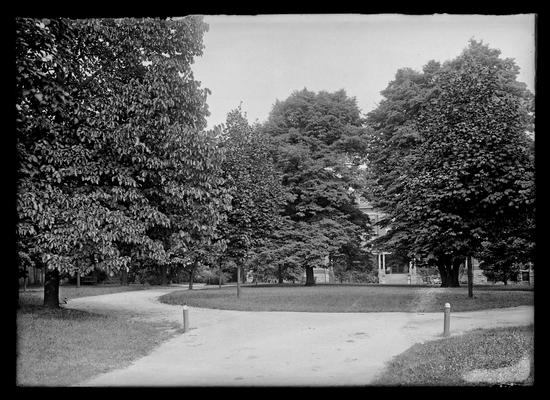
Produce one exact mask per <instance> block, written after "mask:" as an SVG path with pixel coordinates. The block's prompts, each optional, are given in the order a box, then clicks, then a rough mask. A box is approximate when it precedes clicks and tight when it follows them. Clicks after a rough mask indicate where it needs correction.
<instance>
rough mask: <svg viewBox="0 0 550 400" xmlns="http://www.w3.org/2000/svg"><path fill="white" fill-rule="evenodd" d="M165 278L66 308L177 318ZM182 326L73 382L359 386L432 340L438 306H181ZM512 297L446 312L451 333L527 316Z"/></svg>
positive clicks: (436, 334)
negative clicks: (138, 354) (509, 304)
mask: <svg viewBox="0 0 550 400" xmlns="http://www.w3.org/2000/svg"><path fill="white" fill-rule="evenodd" d="M180 289H182V288H178V287H165V288H161V289H150V290H141V291H132V292H123V293H116V294H108V295H101V296H93V297H82V298H77V299H72V300H70V301H69V304H67V305H66V306H67V307H70V308H74V309H79V310H86V311H92V312H96V313H106V314H116V315H120V316H126V317H128V318H135V319H140V320H144V321H150V322H155V323H162V324H166V326H167V329H168V327H169V326H173V325H174V323H176V324H179V325H180V326H181V324H182V319H183V316H182V315H183V313H182V307H181V306H175V305H168V304H163V303H160V302H159V301H158V297H159V296H161V295H163V294H165V293H169V292H171V291H174V290H180ZM189 320H190V329H189V331H188V332H187V333H179V334H177V335H176V336H175V337H174V338H172V339H170V340H168V341H166V342H164V343H163V344H161V345H160V346H159V347H157V348H156V349H154V350H153V351H152V352H151V353H150V354H149V355H147V356H145V357H143V358H141V359H139V360H136V361H135V362H134V363H132V364H131V365H130V366H128V367H127V368H123V369H119V370H115V371H111V372H107V373H104V374H101V375H98V376H96V377H93V378H92V379H90V380H88V381H85V382H83V383H81V384H80V385H78V386H340V385H345V386H351V385H368V384H369V382H371V381H372V380H373V379H375V378H376V376H377V374H379V373H380V372H381V371H382V370H383V368H384V365H385V363H386V362H388V361H390V360H391V359H392V357H394V356H396V355H398V354H399V353H402V352H403V351H405V350H406V349H408V348H409V347H410V346H412V345H413V344H415V343H420V342H423V341H428V340H433V339H438V338H440V337H441V334H442V332H443V313H442V312H441V313H404V312H383V313H313V312H249V311H233V310H214V309H205V308H197V307H189ZM533 320H534V308H533V307H532V306H521V307H513V308H506V309H494V310H485V311H473V312H456V313H451V335H459V334H462V333H464V332H466V331H469V330H471V329H476V328H493V327H502V326H519V325H528V324H531V323H533Z"/></svg>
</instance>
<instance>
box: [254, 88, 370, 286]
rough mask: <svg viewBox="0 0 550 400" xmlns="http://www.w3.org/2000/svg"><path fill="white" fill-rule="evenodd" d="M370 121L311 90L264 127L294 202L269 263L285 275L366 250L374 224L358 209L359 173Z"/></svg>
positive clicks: (282, 105) (343, 98)
mask: <svg viewBox="0 0 550 400" xmlns="http://www.w3.org/2000/svg"><path fill="white" fill-rule="evenodd" d="M362 124H363V120H362V118H361V116H360V111H359V109H358V107H357V104H356V100H355V99H354V98H349V97H348V96H347V95H346V93H345V92H344V91H343V90H341V91H337V92H335V93H328V92H319V93H314V92H311V91H308V90H307V89H304V90H302V91H297V92H294V93H293V94H292V95H291V96H290V97H289V98H288V99H286V100H284V101H277V102H276V103H275V105H274V107H273V109H272V111H271V113H270V115H269V118H268V120H267V122H266V123H265V124H264V125H263V127H262V129H263V131H264V132H266V133H267V134H269V135H270V136H271V137H272V138H273V141H274V144H275V149H276V150H275V153H276V154H275V157H276V163H277V167H278V168H279V169H280V171H281V172H282V182H283V185H284V186H285V187H286V188H287V190H288V191H289V193H290V194H291V196H292V197H291V199H290V200H289V201H287V203H286V205H285V209H284V211H283V216H284V217H285V221H286V224H285V226H284V227H283V228H282V231H280V232H279V233H278V236H277V237H275V240H274V242H273V245H272V246H271V248H270V249H269V253H270V254H269V255H268V258H270V259H271V260H273V261H275V262H276V263H277V264H278V267H279V268H281V269H282V270H283V271H284V270H285V269H290V270H296V269H300V270H301V269H304V268H305V270H306V275H307V276H306V284H313V283H314V282H313V268H314V267H318V266H319V267H320V266H326V265H327V259H329V258H330V256H331V255H335V254H337V253H338V252H341V251H343V250H344V247H345V246H348V247H349V246H356V247H357V246H360V245H361V242H362V239H364V238H366V235H367V234H368V233H369V223H368V217H367V216H366V215H365V214H363V213H362V212H361V211H359V209H358V208H357V199H356V194H355V190H356V189H357V188H358V180H357V178H358V174H359V169H358V168H359V166H360V165H361V162H362V158H363V156H364V150H365V142H364V138H363V135H364V129H363V127H362Z"/></svg>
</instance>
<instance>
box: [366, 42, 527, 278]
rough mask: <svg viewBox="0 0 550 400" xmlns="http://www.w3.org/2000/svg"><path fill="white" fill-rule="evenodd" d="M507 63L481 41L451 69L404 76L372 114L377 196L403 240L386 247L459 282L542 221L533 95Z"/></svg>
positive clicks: (431, 67) (392, 238)
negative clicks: (470, 259) (470, 264)
mask: <svg viewBox="0 0 550 400" xmlns="http://www.w3.org/2000/svg"><path fill="white" fill-rule="evenodd" d="M498 55H499V51H498V50H493V49H490V48H489V47H488V46H486V45H484V44H482V43H478V42H475V41H471V42H470V45H469V47H468V48H467V49H465V50H464V52H463V53H462V54H461V55H460V56H459V57H457V58H456V59H454V60H452V61H449V62H446V63H445V64H444V65H443V66H439V65H438V64H436V63H434V62H430V63H429V64H427V65H426V67H425V68H424V72H423V74H418V73H413V72H410V71H406V72H401V73H398V76H397V77H396V81H395V82H392V83H390V85H389V87H388V89H386V91H385V94H386V95H389V96H392V97H389V98H388V99H386V100H385V102H383V103H382V104H381V106H380V107H379V108H378V109H377V110H375V111H374V112H373V113H371V114H370V115H369V122H370V125H371V127H372V128H373V133H372V136H371V140H370V145H371V147H370V153H369V169H370V171H369V172H370V174H371V176H372V181H373V182H374V185H373V186H374V187H373V190H372V192H371V195H372V197H373V198H374V199H375V203H376V205H377V206H378V207H380V208H381V209H382V210H384V211H385V212H386V213H387V215H388V219H387V220H386V223H390V222H391V225H392V231H393V233H392V234H391V235H389V236H388V237H387V238H384V239H381V241H382V242H385V243H386V245H390V246H391V247H393V248H396V249H403V248H408V249H409V255H411V256H415V255H416V256H418V257H428V256H431V257H435V260H436V262H437V263H438V266H439V267H440V270H441V267H444V269H446V270H447V271H449V270H450V269H452V271H453V274H454V275H456V276H454V278H453V279H454V280H456V278H457V277H458V274H457V272H458V267H459V264H460V262H461V260H462V259H464V258H465V257H466V256H470V255H483V254H485V253H483V252H482V251H481V250H482V249H483V243H484V242H485V241H488V242H493V241H495V240H496V241H498V240H500V239H502V236H499V232H502V231H504V230H506V231H508V232H511V231H510V230H509V227H512V226H518V224H520V225H521V226H524V227H526V226H528V225H529V224H528V223H527V222H526V221H528V220H530V219H531V216H532V215H533V213H534V205H533V200H534V192H533V186H534V180H533V171H534V164H533V159H532V157H531V155H530V151H531V150H530V148H531V144H530V138H529V136H528V135H527V134H526V131H527V130H528V129H529V128H530V127H531V122H532V121H531V113H532V108H531V107H532V94H531V93H529V92H528V90H527V89H526V87H525V85H524V84H520V83H518V82H517V81H516V80H515V78H516V75H517V66H515V64H514V62H513V60H510V59H505V60H502V59H500V58H499V57H498ZM397 110H401V111H397ZM386 156H388V157H387V158H386ZM404 233H405V234H404ZM523 236H524V238H528V237H529V235H527V236H525V235H523ZM528 240H530V241H531V242H533V237H532V236H531V237H530V239H528ZM444 284H445V283H444Z"/></svg>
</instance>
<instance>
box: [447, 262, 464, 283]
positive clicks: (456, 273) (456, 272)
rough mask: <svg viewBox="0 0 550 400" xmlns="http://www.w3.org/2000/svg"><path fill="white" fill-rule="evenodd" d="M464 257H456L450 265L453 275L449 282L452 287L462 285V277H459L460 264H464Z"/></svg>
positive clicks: (451, 274)
mask: <svg viewBox="0 0 550 400" xmlns="http://www.w3.org/2000/svg"><path fill="white" fill-rule="evenodd" d="M462 261H463V260H462V259H460V258H455V259H454V260H453V262H452V263H451V265H449V267H450V269H451V270H450V271H449V272H450V276H451V282H450V284H449V286H450V287H459V286H460V279H459V274H460V266H461V265H462Z"/></svg>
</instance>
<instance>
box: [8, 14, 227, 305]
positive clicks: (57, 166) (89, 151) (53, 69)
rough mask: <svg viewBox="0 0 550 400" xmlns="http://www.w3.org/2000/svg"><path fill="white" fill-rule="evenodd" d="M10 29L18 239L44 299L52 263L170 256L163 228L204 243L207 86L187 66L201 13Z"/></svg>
mask: <svg viewBox="0 0 550 400" xmlns="http://www.w3.org/2000/svg"><path fill="white" fill-rule="evenodd" d="M16 29H17V31H16V68H17V80H16V96H17V97H16V108H17V121H16V124H17V125H16V127H17V150H18V160H19V170H18V172H19V176H18V196H17V206H18V217H19V220H18V243H19V248H20V250H21V253H23V254H31V255H33V256H35V258H36V259H38V261H39V262H41V263H43V264H44V267H45V268H47V271H48V272H47V274H46V284H45V289H46V290H45V297H44V301H45V304H47V305H51V306H57V305H58V297H57V296H58V294H57V290H58V284H59V280H58V277H59V272H62V271H67V272H72V271H74V270H78V271H80V272H86V271H88V270H90V269H92V268H96V267H100V268H103V269H107V270H117V269H120V268H125V267H127V266H128V265H129V264H130V261H134V262H135V261H136V260H143V261H146V260H149V261H153V262H156V263H158V264H161V265H163V264H166V263H167V262H168V260H169V259H170V256H171V248H170V246H169V245H167V243H166V241H167V240H166V238H167V235H166V234H165V230H166V229H169V230H170V231H169V233H170V234H171V235H173V234H177V233H179V234H180V236H181V237H182V240H183V242H184V243H185V244H190V243H191V244H193V243H195V242H196V241H200V240H202V239H201V238H197V237H196V236H197V235H199V236H200V235H201V233H202V232H205V233H207V234H208V233H209V230H210V229H211V228H210V227H208V226H207V225H206V224H205V223H204V222H202V221H199V220H197V218H199V219H205V220H207V221H208V223H209V222H211V220H214V221H215V220H216V215H217V213H218V210H217V205H216V201H222V200H219V199H218V198H217V197H216V190H217V189H216V187H217V185H218V181H217V180H216V179H218V178H216V168H218V167H217V164H218V158H217V155H216V153H217V149H216V146H214V145H213V144H212V141H211V140H210V139H209V138H208V137H207V135H205V134H202V133H201V132H200V131H201V130H202V129H203V128H204V127H205V125H206V121H205V115H206V113H207V109H206V104H205V98H206V94H207V90H205V89H201V88H200V86H199V84H198V82H196V81H195V80H194V79H193V76H192V73H191V71H190V64H191V62H192V60H193V57H194V56H196V55H200V54H201V52H202V34H203V32H204V30H205V29H206V25H205V24H204V23H203V22H202V21H201V19H200V18H198V17H189V18H185V19H180V20H177V21H171V20H151V19H144V20H135V19H118V20H113V19H93V20H67V19H52V20H35V19H18V20H17V22H16ZM214 198H216V200H215V201H213V200H212V199H214ZM222 202H223V201H222ZM197 210H200V211H201V212H202V214H196V211H197ZM205 215H210V216H212V218H210V219H208V218H206V217H205ZM185 217H189V219H187V218H185ZM182 219H183V220H184V221H183V222H181V221H182Z"/></svg>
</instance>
